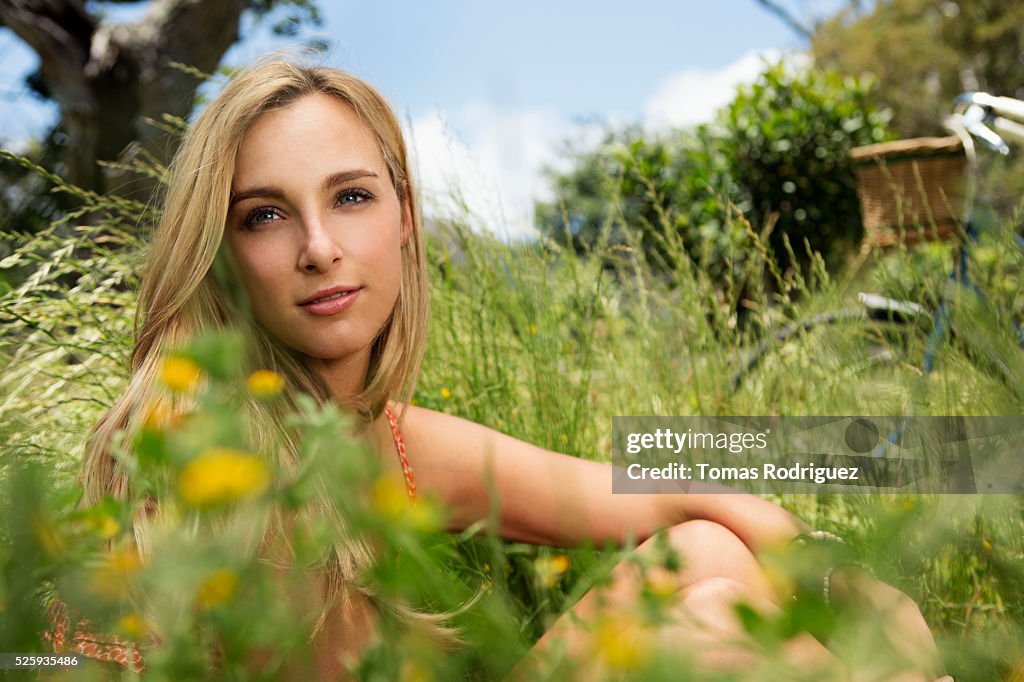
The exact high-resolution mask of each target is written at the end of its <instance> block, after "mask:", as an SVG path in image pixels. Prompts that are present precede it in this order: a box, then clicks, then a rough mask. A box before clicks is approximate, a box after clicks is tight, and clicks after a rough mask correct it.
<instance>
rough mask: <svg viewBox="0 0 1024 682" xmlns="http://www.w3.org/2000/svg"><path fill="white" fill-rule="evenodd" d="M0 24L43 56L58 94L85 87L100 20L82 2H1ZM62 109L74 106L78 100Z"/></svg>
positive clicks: (43, 68) (42, 65)
mask: <svg viewBox="0 0 1024 682" xmlns="http://www.w3.org/2000/svg"><path fill="white" fill-rule="evenodd" d="M0 23H2V24H4V25H6V26H7V27H8V28H10V29H11V30H12V31H14V33H15V35H17V36H18V37H19V38H21V39H22V40H24V41H25V42H26V43H27V44H28V46H29V47H31V48H32V49H33V50H34V51H35V53H36V54H37V55H39V61H40V70H41V71H42V72H43V75H44V77H45V78H46V79H47V80H48V81H50V82H51V83H54V84H59V86H63V87H55V88H54V91H60V90H65V91H66V90H68V89H70V91H72V92H78V93H79V94H81V90H82V89H83V88H84V83H83V79H82V69H83V68H84V66H85V64H86V62H87V61H88V59H89V47H90V45H91V44H92V36H93V33H95V31H96V26H97V23H96V19H95V18H94V17H92V16H91V15H90V14H89V13H88V12H87V11H86V10H85V6H84V5H83V4H82V2H81V1H80V0H8V1H7V2H0ZM67 99H68V101H63V100H61V99H59V98H58V101H59V102H60V104H61V105H62V106H74V104H75V99H76V98H75V97H74V96H71V97H69V98H67Z"/></svg>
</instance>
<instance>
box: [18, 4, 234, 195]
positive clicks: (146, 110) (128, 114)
mask: <svg viewBox="0 0 1024 682" xmlns="http://www.w3.org/2000/svg"><path fill="white" fill-rule="evenodd" d="M244 9H245V2H244V0H153V1H152V2H151V3H150V7H149V11H148V12H147V13H146V15H145V16H144V17H143V18H142V19H141V20H140V21H138V22H135V23H130V24H116V23H113V22H108V21H102V20H99V19H97V18H96V17H94V16H93V15H91V14H89V12H88V11H87V10H86V8H85V4H84V3H83V2H82V0H0V23H2V24H4V25H6V26H7V27H9V28H10V29H11V30H12V31H14V33H15V34H16V35H18V37H20V38H21V39H22V40H24V41H25V42H26V43H28V45H29V46H30V47H32V49H33V50H35V52H36V53H37V54H38V55H39V58H40V62H41V71H42V75H43V78H44V80H45V82H46V84H47V86H48V87H49V89H50V94H51V95H52V97H53V99H54V100H56V102H57V103H58V104H59V105H60V109H61V116H62V124H63V126H64V131H65V133H66V135H67V153H66V157H65V163H66V169H65V172H64V175H65V177H66V178H67V179H68V180H69V181H71V182H73V183H75V184H77V185H79V186H81V187H85V188H87V189H92V190H96V191H99V192H113V193H116V194H119V195H122V196H131V197H132V198H137V199H140V200H145V199H147V198H148V197H149V194H150V193H151V192H152V190H153V188H154V186H155V182H154V181H152V180H149V179H146V178H141V177H139V176H136V175H134V174H125V173H122V172H118V171H116V170H112V169H103V168H100V167H99V166H98V165H97V161H116V160H123V159H125V158H126V157H125V155H126V153H134V152H138V151H139V150H145V151H146V152H148V153H149V154H152V155H153V157H154V158H155V159H157V160H158V161H159V162H161V163H166V162H167V161H168V159H169V158H170V156H171V155H172V154H173V151H174V148H175V146H176V140H175V139H173V138H172V136H170V135H168V134H167V133H165V132H163V131H162V130H160V129H158V128H156V127H154V126H152V125H150V124H149V123H147V122H146V119H153V120H157V121H159V120H160V119H161V117H162V116H163V114H165V113H166V114H171V115H174V116H178V117H181V118H185V117H187V116H188V115H189V113H190V112H191V111H192V107H193V104H194V102H195V91H196V88H197V87H198V86H199V81H198V80H197V79H196V77H195V76H193V75H190V74H187V73H184V72H182V71H181V70H179V69H176V68H174V67H172V66H171V65H170V64H171V63H172V62H178V63H181V64H185V65H187V66H190V67H195V68H196V69H198V70H199V71H201V72H205V73H209V72H211V71H213V70H214V69H215V68H216V67H217V64H219V63H220V59H221V57H222V56H223V55H224V52H225V51H227V49H228V48H229V47H230V46H231V45H232V44H233V43H234V42H235V41H236V40H237V39H238V22H239V18H240V17H241V14H242V11H243V10H244Z"/></svg>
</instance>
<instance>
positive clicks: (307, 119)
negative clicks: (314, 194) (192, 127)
mask: <svg viewBox="0 0 1024 682" xmlns="http://www.w3.org/2000/svg"><path fill="white" fill-rule="evenodd" d="M350 167H351V168H356V167H359V168H367V169H370V170H372V171H374V172H377V173H378V174H379V173H380V172H381V171H384V170H385V164H384V158H383V155H382V154H381V152H380V146H379V143H378V141H377V138H376V136H375V135H374V133H373V131H372V130H371V129H370V127H369V126H368V125H367V124H366V123H365V122H364V121H363V120H362V118H361V117H360V116H359V115H358V114H357V113H356V111H355V110H354V109H353V108H352V107H351V105H349V104H348V103H346V102H343V101H341V100H339V99H337V98H335V97H330V96H328V95H324V94H319V93H318V94H313V95H307V96H305V97H302V98H301V99H299V100H297V101H295V102H293V103H291V104H289V105H287V106H285V107H281V108H279V109H273V110H271V111H268V112H266V113H264V114H263V115H262V116H260V117H259V118H257V119H256V121H255V122H254V123H253V124H252V126H251V127H250V128H249V130H248V131H247V132H246V134H245V136H244V137H243V138H242V141H241V144H240V146H239V149H238V155H237V157H236V160H235V182H234V183H233V185H235V187H234V189H235V190H237V189H238V185H239V184H248V183H249V182H250V181H254V182H255V181H259V179H261V178H267V177H273V176H280V175H294V174H295V173H297V172H311V171H314V170H317V169H320V170H323V169H326V168H330V171H329V172H331V173H334V172H339V171H344V170H346V169H349V168H350Z"/></svg>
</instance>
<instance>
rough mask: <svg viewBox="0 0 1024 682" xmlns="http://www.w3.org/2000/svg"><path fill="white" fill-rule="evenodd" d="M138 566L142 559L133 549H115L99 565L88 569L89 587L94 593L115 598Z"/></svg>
mask: <svg viewBox="0 0 1024 682" xmlns="http://www.w3.org/2000/svg"><path fill="white" fill-rule="evenodd" d="M140 568H142V561H141V559H139V555H138V554H137V553H136V552H135V551H134V550H131V549H120V550H117V551H115V552H112V553H111V554H110V555H108V556H107V557H106V558H105V559H104V561H103V563H102V564H101V565H99V566H97V567H96V568H94V569H92V571H90V573H89V585H90V588H91V590H92V591H93V592H94V593H95V594H98V595H100V596H103V597H109V598H111V599H116V598H118V597H120V596H121V593H122V591H123V590H124V589H125V587H126V586H127V584H128V582H129V581H130V579H131V578H132V577H133V576H134V575H135V573H136V572H137V571H138V570H139V569H140Z"/></svg>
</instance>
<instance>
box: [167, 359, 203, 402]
mask: <svg viewBox="0 0 1024 682" xmlns="http://www.w3.org/2000/svg"><path fill="white" fill-rule="evenodd" d="M202 374H203V372H202V370H201V369H199V365H197V364H196V363H194V362H192V361H191V360H189V359H188V358H186V357H183V356H181V355H172V356H171V357H169V358H166V359H165V360H164V363H163V365H162V366H161V368H160V379H161V381H163V382H164V385H165V386H167V388H169V389H171V390H172V391H177V392H179V393H187V392H188V391H191V390H192V389H194V388H195V387H196V384H198V383H199V379H200V377H201V376H202Z"/></svg>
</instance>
